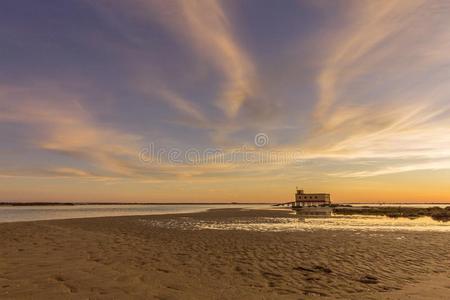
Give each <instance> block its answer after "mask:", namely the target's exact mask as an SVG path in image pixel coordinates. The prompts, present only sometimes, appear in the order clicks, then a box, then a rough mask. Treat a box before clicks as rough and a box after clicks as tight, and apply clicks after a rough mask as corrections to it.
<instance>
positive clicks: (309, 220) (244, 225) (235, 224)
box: [142, 213, 450, 232]
mask: <svg viewBox="0 0 450 300" xmlns="http://www.w3.org/2000/svg"><path fill="white" fill-rule="evenodd" d="M142 222H146V223H149V224H151V225H152V226H160V227H165V228H177V229H187V230H204V229H212V230H246V231H263V232H264V231H265V232H281V231H285V232H294V231H315V230H350V231H370V232H374V231H436V232H450V222H439V221H435V220H433V219H431V218H430V217H423V218H418V219H414V220H411V219H407V218H397V219H394V218H389V217H384V216H362V215H361V216H360V215H352V216H336V215H330V216H327V217H320V216H312V217H311V216H304V215H300V216H298V215H296V214H294V213H293V214H292V217H288V218H272V217H258V218H239V219H228V220H221V221H217V220H211V221H205V220H198V219H193V218H183V219H181V220H180V219H168V220H142Z"/></svg>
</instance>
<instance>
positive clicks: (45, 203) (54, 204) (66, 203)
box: [0, 202, 275, 206]
mask: <svg viewBox="0 0 450 300" xmlns="http://www.w3.org/2000/svg"><path fill="white" fill-rule="evenodd" d="M273 204H275V203H261V202H259V203H254V202H214V203H211V202H204V203H201V202H169V203H166V202H144V203H137V202H132V203H126V202H86V203H83V202H0V206H76V205H273Z"/></svg>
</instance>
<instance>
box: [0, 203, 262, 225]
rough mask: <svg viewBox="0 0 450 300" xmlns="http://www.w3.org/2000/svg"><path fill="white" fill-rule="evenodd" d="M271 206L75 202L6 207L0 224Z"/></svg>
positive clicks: (1, 210) (1, 209) (1, 211)
mask: <svg viewBox="0 0 450 300" xmlns="http://www.w3.org/2000/svg"><path fill="white" fill-rule="evenodd" d="M269 207H270V206H269V205H231V204H230V205H206V204H205V205H74V206H59V205H55V206H4V207H0V223H4V222H20V221H39V220H56V219H72V218H93V217H113V216H139V215H162V214H180V213H195V212H203V211H206V210H208V209H217V208H269Z"/></svg>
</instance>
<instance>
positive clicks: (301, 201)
mask: <svg viewBox="0 0 450 300" xmlns="http://www.w3.org/2000/svg"><path fill="white" fill-rule="evenodd" d="M330 199H331V198H330V194H305V193H304V191H303V190H298V189H297V193H296V194H295V204H294V206H296V207H305V206H306V207H310V206H320V205H329V204H331V200H330Z"/></svg>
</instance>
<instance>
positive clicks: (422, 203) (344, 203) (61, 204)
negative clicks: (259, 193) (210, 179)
mask: <svg viewBox="0 0 450 300" xmlns="http://www.w3.org/2000/svg"><path fill="white" fill-rule="evenodd" d="M276 204H278V203H274V202H271V203H268V202H142V203H139V202H129V203H127V202H0V207H1V206H76V205H276ZM335 204H337V205H367V206H371V205H450V202H431V203H424V202H420V203H404V202H402V203H386V202H382V203H366V202H343V203H335Z"/></svg>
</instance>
